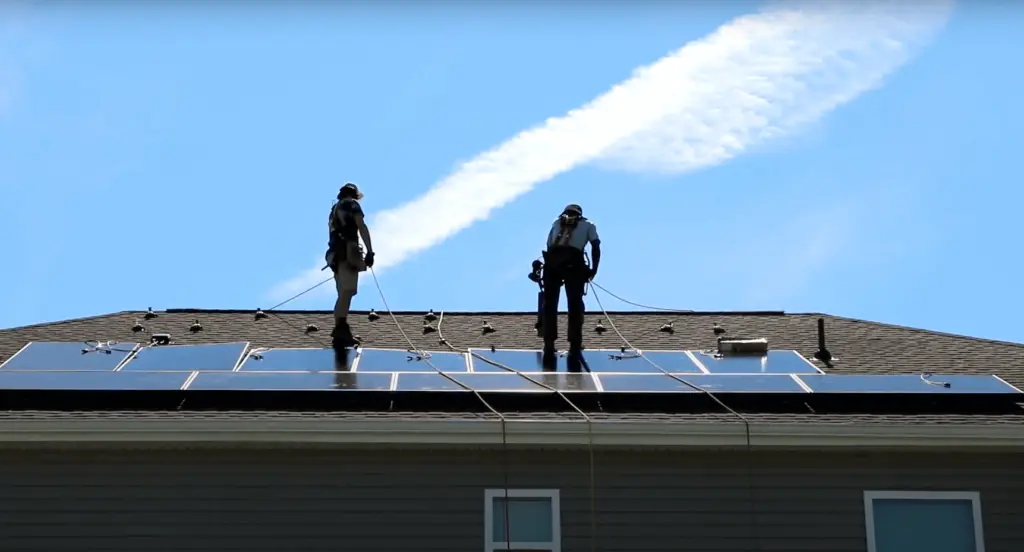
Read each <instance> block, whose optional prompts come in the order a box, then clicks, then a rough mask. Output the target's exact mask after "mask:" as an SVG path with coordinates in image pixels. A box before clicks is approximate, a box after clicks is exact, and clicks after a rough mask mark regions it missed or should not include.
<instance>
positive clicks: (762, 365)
mask: <svg viewBox="0 0 1024 552" xmlns="http://www.w3.org/2000/svg"><path fill="white" fill-rule="evenodd" d="M691 352H692V353H693V356H694V357H695V358H696V359H697V360H698V361H699V362H700V363H701V364H703V365H704V367H705V368H707V371H708V372H709V373H711V374H820V373H821V371H820V370H818V369H817V368H816V367H815V366H814V365H813V364H811V363H810V362H809V361H807V360H806V359H804V357H802V356H800V354H799V353H797V352H796V351H768V354H767V355H766V356H759V355H727V356H723V357H716V356H715V355H713V354H709V353H704V352H700V351H691Z"/></svg>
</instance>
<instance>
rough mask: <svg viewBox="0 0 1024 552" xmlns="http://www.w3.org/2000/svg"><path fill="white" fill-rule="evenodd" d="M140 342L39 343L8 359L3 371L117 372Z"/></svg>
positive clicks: (28, 346)
mask: <svg viewBox="0 0 1024 552" xmlns="http://www.w3.org/2000/svg"><path fill="white" fill-rule="evenodd" d="M136 346H138V344H137V343H116V342H112V343H97V342H89V343H84V342H63V343H62V342H54V341H37V342H32V343H29V344H28V345H26V346H25V347H24V348H22V350H20V351H18V352H17V353H15V354H14V355H13V356H12V357H11V358H9V359H7V362H4V363H3V365H0V370H113V369H114V368H117V365H118V364H120V363H121V361H123V360H124V359H125V358H126V357H127V356H128V355H129V353H131V352H132V351H133V350H135V347H136Z"/></svg>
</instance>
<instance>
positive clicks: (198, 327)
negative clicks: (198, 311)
mask: <svg viewBox="0 0 1024 552" xmlns="http://www.w3.org/2000/svg"><path fill="white" fill-rule="evenodd" d="M188 331H190V332H192V333H196V332H201V331H203V325H202V324H200V323H199V319H196V321H195V322H193V323H192V325H191V326H189V327H188Z"/></svg>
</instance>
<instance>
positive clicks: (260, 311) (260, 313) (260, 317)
mask: <svg viewBox="0 0 1024 552" xmlns="http://www.w3.org/2000/svg"><path fill="white" fill-rule="evenodd" d="M264 318H269V315H267V313H265V312H263V309H256V314H253V315H252V319H253V320H255V321H257V322H259V321H260V320H263V319H264Z"/></svg>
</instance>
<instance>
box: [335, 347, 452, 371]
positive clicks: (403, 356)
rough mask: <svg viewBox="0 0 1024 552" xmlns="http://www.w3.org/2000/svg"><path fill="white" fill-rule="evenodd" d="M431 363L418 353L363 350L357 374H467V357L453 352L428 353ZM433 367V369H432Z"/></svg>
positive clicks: (357, 366)
mask: <svg viewBox="0 0 1024 552" xmlns="http://www.w3.org/2000/svg"><path fill="white" fill-rule="evenodd" d="M427 354H428V355H429V358H430V363H429V364H428V363H427V361H425V360H423V359H422V358H421V357H420V356H419V354H418V353H414V352H407V351H400V350H395V349H362V350H360V352H359V361H358V362H356V365H355V370H356V372H436V370H435V369H434V367H436V368H437V370H441V371H442V372H465V371H466V370H467V368H466V355H464V354H461V353H452V352H434V351H427ZM431 365H433V367H431Z"/></svg>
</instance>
